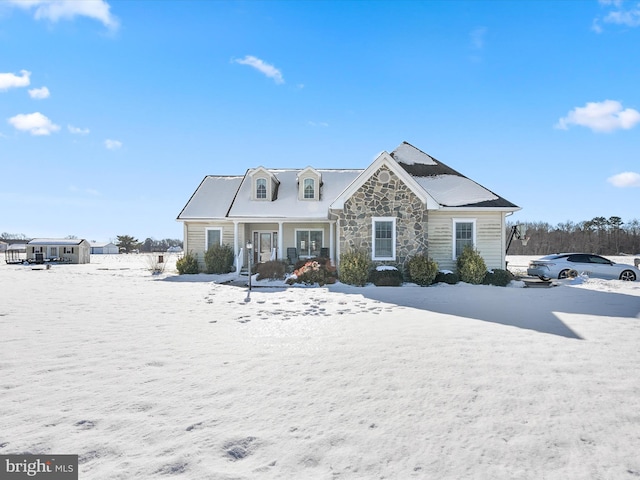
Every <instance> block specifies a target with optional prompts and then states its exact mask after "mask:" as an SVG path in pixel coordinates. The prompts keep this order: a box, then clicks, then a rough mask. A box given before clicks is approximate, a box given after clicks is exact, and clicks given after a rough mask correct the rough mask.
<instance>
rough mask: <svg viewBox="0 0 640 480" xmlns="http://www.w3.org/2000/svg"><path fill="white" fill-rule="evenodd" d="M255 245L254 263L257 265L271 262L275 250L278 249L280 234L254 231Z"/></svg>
mask: <svg viewBox="0 0 640 480" xmlns="http://www.w3.org/2000/svg"><path fill="white" fill-rule="evenodd" d="M253 245H254V255H253V261H254V262H255V263H264V262H268V261H269V260H271V254H272V252H273V250H274V249H277V248H278V232H265V231H254V232H253Z"/></svg>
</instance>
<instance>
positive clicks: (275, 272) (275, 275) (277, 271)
mask: <svg viewBox="0 0 640 480" xmlns="http://www.w3.org/2000/svg"><path fill="white" fill-rule="evenodd" d="M256 271H257V272H258V278H257V279H258V280H263V279H265V278H266V279H270V280H279V279H282V278H284V274H285V273H286V272H287V264H286V263H284V262H282V261H280V260H270V261H268V262H264V263H259V264H258V265H256Z"/></svg>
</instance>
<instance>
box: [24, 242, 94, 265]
mask: <svg viewBox="0 0 640 480" xmlns="http://www.w3.org/2000/svg"><path fill="white" fill-rule="evenodd" d="M90 252H91V246H90V245H89V242H88V241H86V240H84V239H77V238H72V239H69V238H34V239H33V240H31V241H30V242H28V243H27V260H29V261H36V262H41V261H47V260H48V261H58V262H67V263H89V262H90V260H91V255H90Z"/></svg>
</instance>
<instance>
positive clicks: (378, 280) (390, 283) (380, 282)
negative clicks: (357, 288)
mask: <svg viewBox="0 0 640 480" xmlns="http://www.w3.org/2000/svg"><path fill="white" fill-rule="evenodd" d="M369 281H370V282H371V283H373V284H374V285H375V286H376V287H399V286H400V285H402V284H403V283H404V278H403V277H402V272H400V271H399V270H398V269H397V268H396V267H392V266H388V265H380V266H378V267H376V268H375V269H374V270H372V271H371V273H370V274H369Z"/></svg>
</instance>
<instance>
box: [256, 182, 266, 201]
mask: <svg viewBox="0 0 640 480" xmlns="http://www.w3.org/2000/svg"><path fill="white" fill-rule="evenodd" d="M256 198H258V199H261V200H264V199H266V198H267V179H266V178H258V179H257V180H256Z"/></svg>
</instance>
